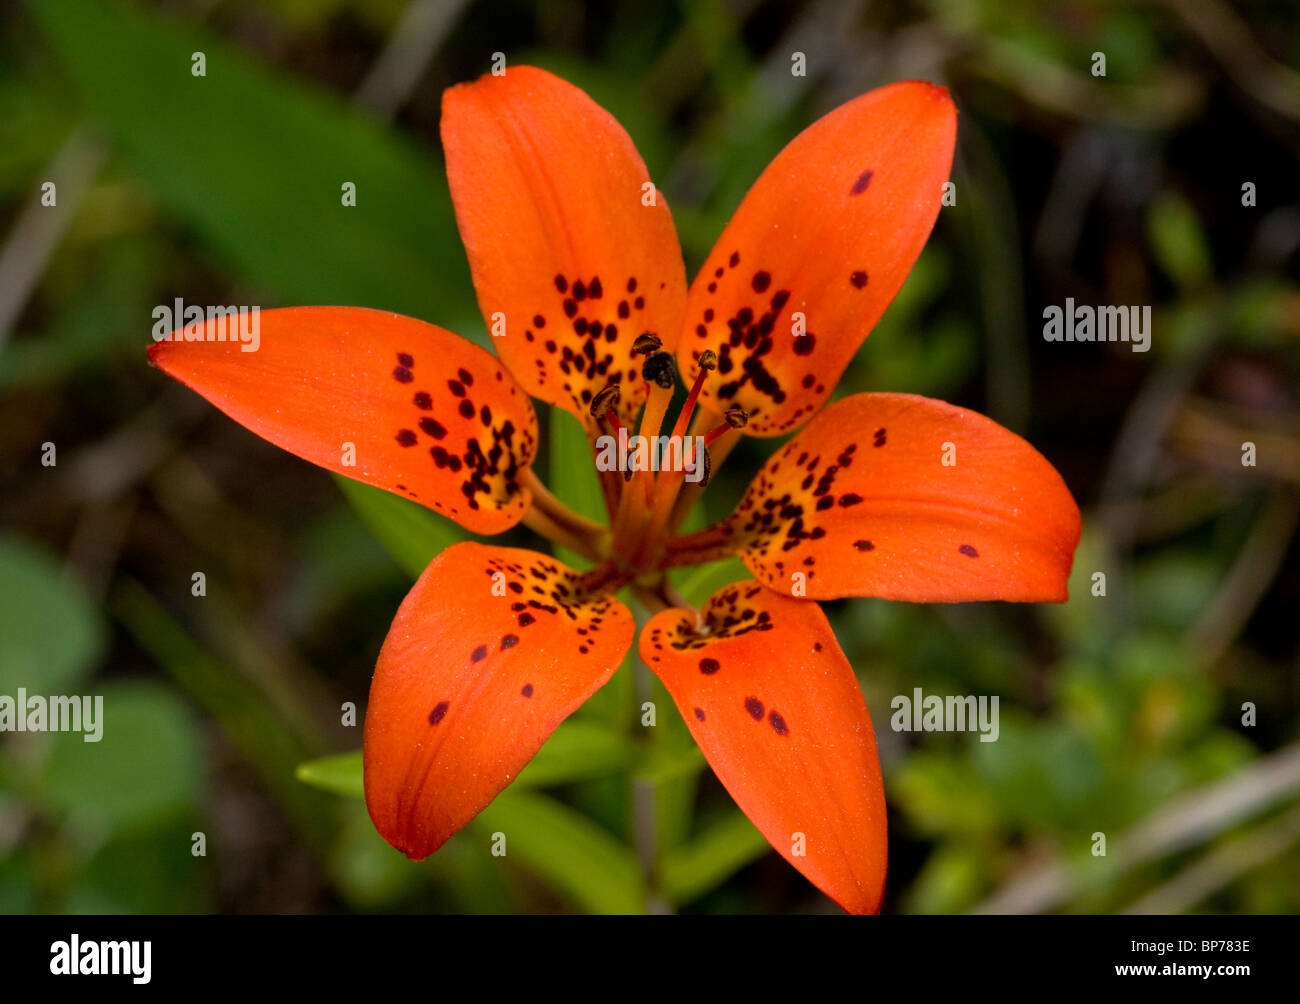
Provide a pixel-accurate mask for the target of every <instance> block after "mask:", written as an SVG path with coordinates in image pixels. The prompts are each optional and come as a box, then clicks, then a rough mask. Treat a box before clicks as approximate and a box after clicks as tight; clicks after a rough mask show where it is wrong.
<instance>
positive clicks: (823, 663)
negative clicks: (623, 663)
mask: <svg viewBox="0 0 1300 1004" xmlns="http://www.w3.org/2000/svg"><path fill="white" fill-rule="evenodd" d="M701 613H702V614H703V617H704V624H705V630H699V629H697V627H696V622H695V617H694V616H693V615H692V614H689V613H684V612H683V611H681V610H665V611H663V612H662V613H659V614H656V615H655V616H654V617H653V618H651V619H650V621H649V623H647V624H646V626H645V628H643V629H642V631H641V638H640V644H639V650H640V654H641V658H642V659H643V660H645V663H646V665H648V666H649V667H650V668H651V669H652V670H654V672H655V673H656V674H657V675H658V677H659V679H661V680H662V681H663V683H664V686H665V687H667V688H668V692H669V693H670V694H672V697H673V701H674V702H675V703H676V704H677V708H678V710H679V711H681V713H682V718H683V719H685V721H686V724H687V725H688V726H689V727H690V730H691V734H692V735H693V736H694V737H695V741H696V742H697V743H698V744H699V746H700V749H701V750H702V751H703V752H704V756H705V758H706V759H707V760H708V761H709V765H710V766H711V767H712V768H713V771H714V773H715V774H717V775H718V779H719V780H720V781H721V782H722V783H723V784H724V785H725V786H726V788H727V791H729V792H730V793H731V797H732V798H734V799H735V800H736V804H737V805H739V806H740V808H741V810H742V811H743V812H744V813H745V815H747V816H748V817H749V818H750V819H751V820H752V821H753V823H754V825H755V826H757V827H758V829H759V831H760V832H761V833H762V834H763V836H765V837H766V838H767V839H768V841H769V842H770V843H771V844H772V846H773V847H775V848H776V849H777V851H778V852H780V854H781V856H782V857H784V858H785V859H786V860H787V861H789V862H790V864H792V865H794V867H795V868H797V869H798V870H799V871H801V872H802V873H803V874H804V875H805V876H806V877H807V878H808V880H809V881H810V882H812V883H813V884H814V885H815V886H817V887H818V888H819V889H821V890H822V892H824V893H826V895H828V896H830V897H831V899H833V900H835V902H837V903H839V905H840V906H842V907H843V908H844V909H845V910H848V911H849V912H851V913H872V912H874V911H876V910H877V909H879V907H880V900H881V896H882V895H883V892H884V887H885V864H886V825H885V799H884V789H883V786H882V783H881V777H880V761H879V759H878V757H877V755H876V741H875V735H874V733H873V732H872V728H871V717H870V716H869V715H868V714H867V705H866V702H865V701H864V700H863V699H862V690H861V689H860V688H859V686H858V681H857V679H856V678H855V677H854V675H853V669H852V667H851V666H850V665H849V662H848V660H847V659H846V658H845V657H844V653H843V652H842V651H841V650H840V647H839V644H838V643H837V642H836V640H835V635H834V633H833V632H832V631H831V628H830V624H829V623H828V622H827V620H826V615H825V614H824V613H822V611H821V608H820V607H818V606H817V604H815V603H808V602H805V601H800V600H793V599H789V598H787V597H784V596H779V595H777V594H776V593H774V592H772V591H771V590H769V589H765V588H764V587H762V586H760V585H759V584H758V583H755V582H742V583H738V584H736V585H731V586H727V587H726V588H725V589H722V590H720V591H719V592H718V593H716V594H715V595H714V596H713V598H712V599H710V600H709V602H708V604H707V606H706V607H705V608H704V609H703V610H702V611H701Z"/></svg>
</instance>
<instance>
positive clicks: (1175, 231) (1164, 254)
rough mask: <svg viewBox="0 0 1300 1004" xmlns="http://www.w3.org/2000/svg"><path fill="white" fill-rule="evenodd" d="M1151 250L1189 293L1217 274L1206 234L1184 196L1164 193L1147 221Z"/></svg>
mask: <svg viewBox="0 0 1300 1004" xmlns="http://www.w3.org/2000/svg"><path fill="white" fill-rule="evenodd" d="M1147 233H1148V236H1149V238H1150V240H1151V250H1152V252H1153V253H1154V254H1155V257H1156V260H1157V261H1159V262H1160V267H1161V268H1163V269H1164V270H1165V273H1166V274H1167V275H1168V276H1169V277H1170V278H1171V279H1173V280H1174V282H1176V283H1178V285H1180V286H1182V287H1183V288H1185V289H1192V288H1195V287H1197V286H1199V285H1201V284H1202V283H1204V282H1205V281H1206V280H1207V279H1208V278H1209V277H1210V275H1211V273H1212V271H1213V265H1212V264H1211V261H1210V249H1209V245H1208V244H1207V243H1206V239H1205V231H1204V229H1202V227H1201V222H1200V220H1198V219H1197V218H1196V211H1195V210H1194V209H1193V208H1192V207H1191V205H1190V204H1189V203H1188V202H1187V200H1186V199H1184V198H1183V197H1182V196H1181V195H1178V194H1176V193H1174V192H1163V193H1161V194H1160V195H1159V196H1157V197H1156V199H1155V201H1154V202H1153V203H1152V204H1151V211H1150V214H1149V215H1148V217H1147Z"/></svg>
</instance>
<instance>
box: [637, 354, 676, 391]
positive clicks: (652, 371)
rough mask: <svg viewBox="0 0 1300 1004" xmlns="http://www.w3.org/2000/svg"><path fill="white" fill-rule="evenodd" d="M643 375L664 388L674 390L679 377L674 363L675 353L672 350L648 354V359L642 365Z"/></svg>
mask: <svg viewBox="0 0 1300 1004" xmlns="http://www.w3.org/2000/svg"><path fill="white" fill-rule="evenodd" d="M641 375H642V376H643V377H645V378H646V379H647V380H649V381H650V382H652V383H654V384H656V385H657V386H659V387H662V388H663V389H664V390H672V388H673V384H674V383H675V382H676V379H677V367H676V365H675V364H674V363H673V354H672V353H671V352H654V353H652V354H651V355H649V356H647V357H646V361H645V362H644V363H643V364H642V366H641Z"/></svg>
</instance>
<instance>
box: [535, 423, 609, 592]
mask: <svg viewBox="0 0 1300 1004" xmlns="http://www.w3.org/2000/svg"><path fill="white" fill-rule="evenodd" d="M550 422H551V432H550V446H551V464H550V470H551V479H550V484H549V485H548V486H547V487H549V488H550V489H551V491H552V492H554V493H555V497H556V498H558V499H559V500H560V501H561V502H563V503H564V504H565V505H567V506H568V507H569V508H570V509H572V510H573V511H574V512H576V513H577V514H578V515H580V516H586V517H587V518H588V519H594V520H601V519H603V518H604V516H605V499H604V495H603V494H602V492H601V489H600V475H599V474H598V473H597V472H596V464H595V461H594V460H593V458H592V455H591V446H590V445H588V443H587V432H586V430H585V429H584V428H583V427H582V423H581V422H579V421H578V420H577V418H575V417H574V416H573V415H570V414H569V413H568V412H567V411H565V410H564V409H563V408H552V409H550ZM555 553H556V557H558V558H559V559H560V560H561V561H563V562H564V563H565V564H566V565H572V566H573V567H575V568H586V567H588V566H590V565H591V562H589V561H587V559H585V558H583V557H581V556H580V555H577V554H574V553H573V552H572V551H570V550H568V549H567V548H563V547H561V548H557V549H556V552H555Z"/></svg>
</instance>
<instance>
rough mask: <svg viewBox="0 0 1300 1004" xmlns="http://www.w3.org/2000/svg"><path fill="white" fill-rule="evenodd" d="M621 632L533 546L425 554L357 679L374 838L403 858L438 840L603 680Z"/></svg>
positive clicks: (626, 638)
mask: <svg viewBox="0 0 1300 1004" xmlns="http://www.w3.org/2000/svg"><path fill="white" fill-rule="evenodd" d="M633 629H634V624H633V620H632V615H631V613H630V612H629V611H628V609H627V608H626V607H624V606H623V605H622V604H621V603H619V602H618V600H616V599H614V598H613V597H612V596H609V595H605V594H601V593H594V594H590V593H584V592H583V590H582V587H581V582H580V576H579V574H578V573H576V572H574V571H572V570H571V569H569V568H567V567H565V566H564V565H562V564H561V563H560V562H558V561H556V560H554V559H553V558H549V557H546V556H545V555H542V554H538V553H536V552H533V551H527V550H520V549H518V548H507V547H491V546H487V545H483V544H478V543H472V542H470V543H461V544H455V545H453V546H452V547H449V548H448V549H447V550H446V551H444V552H443V553H442V554H440V555H439V556H438V557H437V558H435V559H434V560H433V561H432V562H431V563H430V565H429V567H428V568H427V569H426V570H425V572H424V574H423V575H421V576H420V579H419V581H417V582H416V584H415V586H414V588H412V589H411V591H410V593H409V594H407V597H406V599H405V600H404V601H403V603H402V605H401V607H400V608H399V609H398V611H397V617H396V618H395V619H394V621H393V625H392V628H391V629H390V630H389V632H388V638H387V639H386V640H385V641H384V647H383V649H382V651H381V652H380V653H379V662H378V665H377V666H376V667H375V676H374V680H373V681H372V683H371V685H370V705H369V708H368V709H367V711H366V734H365V754H364V760H365V784H366V806H367V807H368V808H369V810H370V818H371V819H372V820H374V823H375V826H376V828H377V829H378V830H379V832H380V833H381V834H383V836H384V839H386V840H387V841H388V842H389V843H390V844H392V845H393V846H394V847H396V848H397V849H398V850H400V851H402V852H404V853H405V854H407V855H408V856H410V857H412V858H415V859H417V860H418V859H420V858H423V857H426V856H427V855H429V854H432V853H433V852H434V851H436V850H437V849H438V848H439V847H441V846H442V844H443V842H444V841H446V839H447V838H448V837H450V836H451V835H452V834H453V833H455V832H456V831H457V830H459V829H460V828H461V827H462V826H464V825H465V824H466V823H468V822H469V821H470V820H471V819H473V818H474V817H475V816H476V815H478V813H479V812H480V811H482V809H483V808H484V807H485V806H486V805H487V804H488V803H489V802H491V801H492V799H493V798H495V797H496V796H497V793H498V792H500V791H501V790H502V789H503V788H505V787H506V785H508V784H510V782H511V781H513V780H514V779H515V778H516V777H517V776H518V774H519V771H520V770H522V769H523V767H524V765H525V764H527V763H528V761H529V760H531V759H532V758H533V755H534V754H535V753H536V752H537V751H538V749H540V748H541V746H542V743H544V742H545V741H546V738H547V737H548V736H549V735H550V734H551V733H552V732H553V731H554V730H555V728H556V726H558V725H559V724H560V722H562V721H563V720H564V719H565V718H567V717H568V716H569V715H570V714H571V713H572V712H573V711H574V710H575V709H576V708H577V707H578V706H579V705H581V704H582V703H583V701H585V700H586V699H587V698H588V697H590V696H591V695H592V694H593V693H595V692H596V691H597V690H598V689H599V688H600V687H601V686H602V685H603V684H604V683H605V681H606V680H608V679H609V678H610V676H612V675H613V673H614V670H615V669H616V668H617V667H618V665H619V663H620V662H621V661H622V659H623V656H624V654H625V653H626V652H627V649H628V647H629V646H630V645H631V644H632V633H633Z"/></svg>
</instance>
